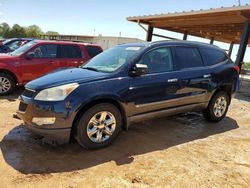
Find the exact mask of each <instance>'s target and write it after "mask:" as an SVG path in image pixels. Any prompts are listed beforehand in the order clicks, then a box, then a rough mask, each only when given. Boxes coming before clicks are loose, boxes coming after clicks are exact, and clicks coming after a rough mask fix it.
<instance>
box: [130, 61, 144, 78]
mask: <svg viewBox="0 0 250 188" xmlns="http://www.w3.org/2000/svg"><path fill="white" fill-rule="evenodd" d="M147 73H148V66H147V65H144V64H135V66H134V68H133V70H131V71H130V75H131V76H142V75H145V74H147Z"/></svg>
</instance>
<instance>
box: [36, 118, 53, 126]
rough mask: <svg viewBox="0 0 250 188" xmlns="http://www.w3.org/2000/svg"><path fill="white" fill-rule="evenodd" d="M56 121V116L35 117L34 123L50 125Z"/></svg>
mask: <svg viewBox="0 0 250 188" xmlns="http://www.w3.org/2000/svg"><path fill="white" fill-rule="evenodd" d="M55 121H56V118H55V117H34V118H33V119H32V123H34V124H36V125H50V124H54V123H55Z"/></svg>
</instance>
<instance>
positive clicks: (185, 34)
mask: <svg viewBox="0 0 250 188" xmlns="http://www.w3.org/2000/svg"><path fill="white" fill-rule="evenodd" d="M187 36H188V33H187V32H185V33H184V35H183V40H187Z"/></svg>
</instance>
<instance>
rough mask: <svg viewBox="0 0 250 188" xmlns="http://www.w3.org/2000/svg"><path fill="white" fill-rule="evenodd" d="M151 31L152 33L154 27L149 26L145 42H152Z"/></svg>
mask: <svg viewBox="0 0 250 188" xmlns="http://www.w3.org/2000/svg"><path fill="white" fill-rule="evenodd" d="M153 31H154V27H152V26H151V25H149V26H148V32H147V37H146V41H147V42H150V41H152V37H153Z"/></svg>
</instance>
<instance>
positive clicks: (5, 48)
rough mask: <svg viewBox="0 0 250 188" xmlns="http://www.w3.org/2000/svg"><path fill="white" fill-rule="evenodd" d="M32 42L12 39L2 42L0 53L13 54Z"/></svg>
mask: <svg viewBox="0 0 250 188" xmlns="http://www.w3.org/2000/svg"><path fill="white" fill-rule="evenodd" d="M32 40H33V39H32V38H12V39H7V40H4V41H2V42H1V43H0V53H9V52H13V51H15V50H16V49H18V48H19V47H21V46H23V45H24V44H26V43H28V42H30V41H32Z"/></svg>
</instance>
